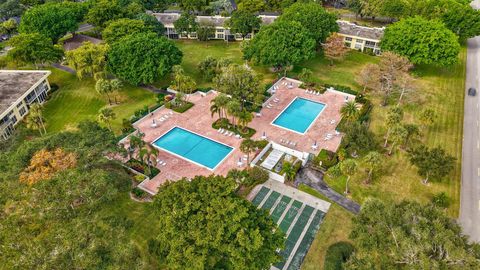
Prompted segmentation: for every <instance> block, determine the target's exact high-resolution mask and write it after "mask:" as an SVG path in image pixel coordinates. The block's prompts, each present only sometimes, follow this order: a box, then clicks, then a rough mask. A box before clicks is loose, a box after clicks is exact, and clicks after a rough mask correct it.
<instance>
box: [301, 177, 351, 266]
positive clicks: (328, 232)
mask: <svg viewBox="0 0 480 270" xmlns="http://www.w3.org/2000/svg"><path fill="white" fill-rule="evenodd" d="M299 189H300V190H302V191H305V192H306V193H308V194H311V195H313V196H316V197H318V198H320V199H322V200H326V201H328V199H326V198H325V197H324V196H322V195H321V194H320V193H318V192H317V191H316V190H314V189H312V188H310V187H308V186H305V185H300V186H299ZM352 217H353V215H352V214H351V213H349V212H348V211H346V210H345V209H343V208H342V207H340V206H338V205H336V204H332V205H331V206H330V209H329V210H328V213H327V215H326V216H325V219H324V220H323V222H322V224H321V225H320V229H319V230H318V232H317V236H316V237H315V240H314V241H313V243H312V245H311V246H310V249H309V251H308V253H307V256H305V260H304V261H303V264H302V268H301V269H302V270H322V269H323V263H324V261H325V255H326V251H327V249H328V247H329V246H330V245H332V244H335V243H336V242H339V241H349V240H348V235H349V234H350V231H351V229H352Z"/></svg>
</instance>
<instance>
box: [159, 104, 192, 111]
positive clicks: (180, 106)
mask: <svg viewBox="0 0 480 270" xmlns="http://www.w3.org/2000/svg"><path fill="white" fill-rule="evenodd" d="M165 107H166V108H168V109H172V110H173V111H175V112H178V113H184V112H186V111H188V109H190V108H191V107H193V103H191V102H188V101H185V102H181V103H180V102H179V104H178V105H176V104H173V102H168V103H167V104H165Z"/></svg>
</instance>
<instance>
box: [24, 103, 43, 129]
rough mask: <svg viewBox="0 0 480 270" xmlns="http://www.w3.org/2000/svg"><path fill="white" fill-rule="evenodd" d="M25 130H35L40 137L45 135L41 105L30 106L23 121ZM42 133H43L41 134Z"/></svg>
mask: <svg viewBox="0 0 480 270" xmlns="http://www.w3.org/2000/svg"><path fill="white" fill-rule="evenodd" d="M25 122H26V125H27V128H29V129H35V130H38V131H39V132H40V136H43V134H47V129H46V128H45V119H44V118H43V114H42V105H41V104H39V103H34V104H32V105H31V106H30V110H29V112H28V116H27V118H26V119H25ZM42 131H43V132H42Z"/></svg>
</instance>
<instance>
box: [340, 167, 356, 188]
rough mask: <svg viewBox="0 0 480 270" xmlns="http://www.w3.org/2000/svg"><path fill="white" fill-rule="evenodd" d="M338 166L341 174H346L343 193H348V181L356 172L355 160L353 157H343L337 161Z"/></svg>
mask: <svg viewBox="0 0 480 270" xmlns="http://www.w3.org/2000/svg"><path fill="white" fill-rule="evenodd" d="M339 167H340V171H341V172H342V174H343V175H345V176H347V180H346V181H345V194H348V192H349V191H348V182H349V181H350V178H351V177H352V175H354V174H355V172H357V162H356V161H355V160H353V159H345V160H344V161H342V162H340V163H339Z"/></svg>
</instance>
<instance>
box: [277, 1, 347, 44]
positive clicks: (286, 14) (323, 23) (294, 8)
mask: <svg viewBox="0 0 480 270" xmlns="http://www.w3.org/2000/svg"><path fill="white" fill-rule="evenodd" d="M278 19H279V20H285V21H296V22H299V23H300V24H301V25H302V26H303V27H305V29H306V30H307V32H308V33H309V34H310V35H311V37H312V38H313V39H315V41H316V42H317V44H320V43H323V42H325V41H326V40H327V37H329V36H330V34H331V33H332V32H338V30H339V28H338V24H337V17H336V16H335V14H333V13H329V12H327V11H326V10H325V9H324V8H323V7H322V5H320V4H318V3H314V2H308V3H304V2H296V3H295V4H293V5H291V6H289V7H288V8H286V9H285V10H284V11H283V14H282V15H281V16H280V17H279V18H278Z"/></svg>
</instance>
